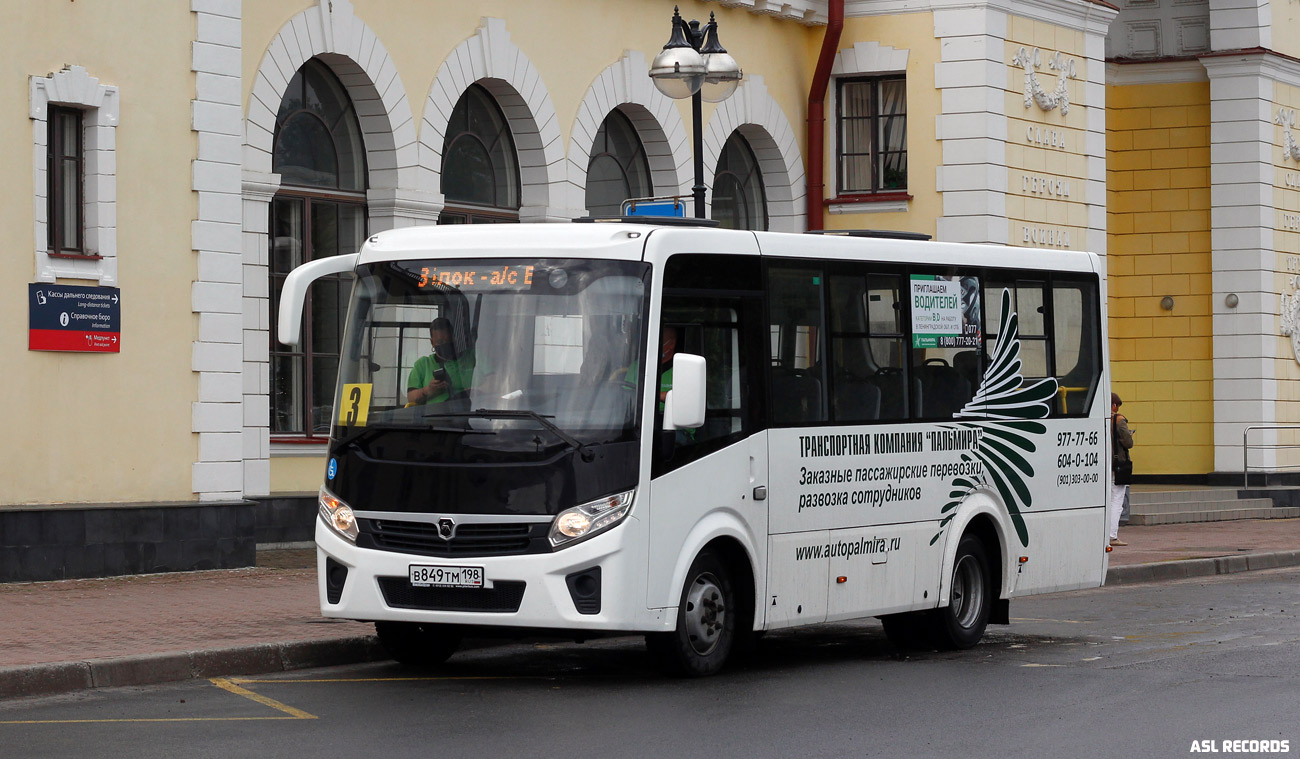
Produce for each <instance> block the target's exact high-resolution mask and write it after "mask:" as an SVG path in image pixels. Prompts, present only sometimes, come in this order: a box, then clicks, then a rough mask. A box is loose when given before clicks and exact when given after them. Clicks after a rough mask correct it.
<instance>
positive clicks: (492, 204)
mask: <svg viewBox="0 0 1300 759" xmlns="http://www.w3.org/2000/svg"><path fill="white" fill-rule="evenodd" d="M442 193H443V195H444V196H446V199H447V206H446V208H445V209H444V210H443V212H442V215H441V216H439V217H438V223H439V224H469V223H473V224H482V223H491V222H502V221H518V220H519V157H518V156H517V155H516V153H515V141H514V139H513V138H512V137H511V136H510V125H509V123H507V122H506V117H505V115H504V114H502V113H501V108H500V106H498V105H497V103H496V100H495V99H493V97H492V95H491V94H490V93H489V92H488V91H487V90H486V89H484V88H483V87H482V86H481V85H477V84H471V85H470V86H469V88H468V89H466V90H465V94H464V95H461V97H460V101H459V102H457V103H456V107H455V108H454V109H452V112H451V119H450V120H449V121H448V123H447V139H446V142H444V143H443V146H442Z"/></svg>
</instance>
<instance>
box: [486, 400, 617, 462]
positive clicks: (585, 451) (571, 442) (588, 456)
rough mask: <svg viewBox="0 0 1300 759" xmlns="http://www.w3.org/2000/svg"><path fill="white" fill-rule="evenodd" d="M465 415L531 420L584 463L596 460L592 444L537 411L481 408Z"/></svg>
mask: <svg viewBox="0 0 1300 759" xmlns="http://www.w3.org/2000/svg"><path fill="white" fill-rule="evenodd" d="M464 415H465V416H468V417H471V418H476V419H531V420H533V421H534V422H537V423H538V424H540V425H541V426H542V427H545V428H546V430H547V431H549V432H550V433H552V434H553V435H555V436H556V437H558V438H559V439H561V440H563V441H564V443H565V444H566V445H568V446H569V448H571V449H573V450H574V451H577V453H578V455H579V456H581V457H582V460H583V461H585V462H587V463H590V462H591V461H592V459H594V458H596V453H595V451H593V450H592V449H591V445H590V444H588V443H584V442H582V441H581V440H579V439H577V438H576V437H574V436H572V435H570V434H569V433H567V432H565V431H564V430H563V429H561V428H560V427H559V426H558V425H556V424H555V422H552V421H551V418H549V417H546V416H543V415H541V414H539V413H537V412H536V411H532V410H531V409H497V410H493V409H486V408H481V409H475V410H474V411H467V412H464Z"/></svg>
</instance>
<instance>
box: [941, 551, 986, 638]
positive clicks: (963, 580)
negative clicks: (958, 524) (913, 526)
mask: <svg viewBox="0 0 1300 759" xmlns="http://www.w3.org/2000/svg"><path fill="white" fill-rule="evenodd" d="M951 587H952V591H951V592H950V593H949V601H948V605H947V606H946V607H944V608H942V609H935V610H934V611H933V612H931V613H932V614H933V615H934V616H933V617H932V620H933V624H932V626H931V632H932V633H933V635H934V641H935V643H936V644H937V645H938V646H939V648H943V649H961V648H971V647H972V646H974V645H975V644H976V643H979V642H980V638H982V637H984V628H985V627H987V626H988V624H989V613H990V611H991V610H992V606H993V603H992V599H993V594H994V593H995V592H996V590H995V589H994V588H993V576H992V573H990V572H989V560H988V553H987V552H986V551H985V550H984V544H983V543H982V542H980V539H979V538H977V537H975V536H974V535H969V534H967V535H963V536H962V538H961V542H960V543H958V544H957V557H956V559H954V561H953V568H952V585H951Z"/></svg>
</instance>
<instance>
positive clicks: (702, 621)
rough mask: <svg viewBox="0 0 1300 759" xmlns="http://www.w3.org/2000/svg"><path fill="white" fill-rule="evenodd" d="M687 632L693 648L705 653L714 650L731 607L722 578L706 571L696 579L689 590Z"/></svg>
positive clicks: (701, 653) (703, 654)
mask: <svg viewBox="0 0 1300 759" xmlns="http://www.w3.org/2000/svg"><path fill="white" fill-rule="evenodd" d="M685 621H686V635H687V637H688V638H689V639H690V643H691V648H692V649H693V650H694V651H695V653H697V654H699V655H701V656H707V655H709V654H711V653H713V650H714V649H716V648H717V647H718V642H719V641H720V640H721V639H722V628H723V625H724V624H726V621H727V607H726V603H725V599H724V597H723V595H722V587H721V584H720V583H719V582H718V578H716V577H714V576H713V574H711V573H709V572H705V573H704V574H701V575H700V576H698V577H696V578H695V581H694V582H692V583H691V587H690V590H689V591H687V593H686V613H685Z"/></svg>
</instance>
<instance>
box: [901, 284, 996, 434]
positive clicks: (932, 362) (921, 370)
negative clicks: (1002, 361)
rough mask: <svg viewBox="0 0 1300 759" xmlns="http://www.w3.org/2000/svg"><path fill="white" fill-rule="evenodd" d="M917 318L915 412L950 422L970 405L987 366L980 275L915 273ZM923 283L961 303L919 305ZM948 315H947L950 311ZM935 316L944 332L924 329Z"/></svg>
mask: <svg viewBox="0 0 1300 759" xmlns="http://www.w3.org/2000/svg"><path fill="white" fill-rule="evenodd" d="M912 281H913V285H914V292H915V293H916V294H917V296H918V299H917V300H918V303H917V304H914V307H913V313H912V318H913V320H915V321H916V325H915V331H914V333H913V339H912V387H913V388H914V390H915V393H916V397H915V400H914V401H913V403H912V408H913V409H914V410H916V412H917V415H918V416H920V417H921V418H923V419H951V418H953V416H955V415H956V414H957V412H959V411H961V410H962V408H963V407H964V406H965V405H966V404H967V403H969V402H970V400H971V398H972V397H974V395H975V390H976V389H977V388H979V383H980V380H981V376H982V371H983V370H982V363H981V361H980V354H979V349H980V345H981V342H982V341H981V339H980V281H979V278H978V277H974V276H962V275H958V274H953V273H951V272H949V273H947V274H942V275H914V276H913V277H912ZM921 285H933V286H934V287H936V288H938V287H940V286H942V287H943V288H945V289H944V290H943V291H942V293H943V296H944V297H949V296H952V295H958V294H959V298H957V300H956V305H935V306H933V307H926V306H925V305H922V304H921V303H920V301H921V297H920V296H922V295H924V294H925V292H926V291H925V290H921V291H917V290H916V289H915V288H916V287H918V286H921ZM945 312H947V313H945ZM932 317H943V321H942V322H940V323H948V324H950V326H948V327H945V328H944V329H943V330H942V331H941V332H940V333H937V334H933V333H928V332H926V331H922V329H921V328H922V326H923V325H924V324H926V323H934V322H932Z"/></svg>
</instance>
